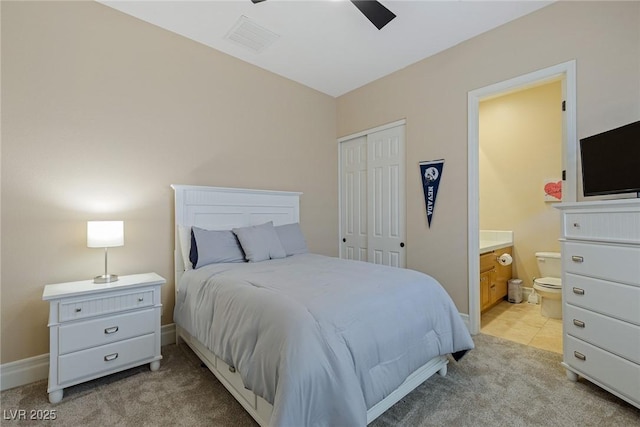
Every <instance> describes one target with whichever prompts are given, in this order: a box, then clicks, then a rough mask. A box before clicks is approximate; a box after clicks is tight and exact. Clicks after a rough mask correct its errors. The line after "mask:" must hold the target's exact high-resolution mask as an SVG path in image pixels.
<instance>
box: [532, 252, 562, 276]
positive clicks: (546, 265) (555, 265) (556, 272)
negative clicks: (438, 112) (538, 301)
mask: <svg viewBox="0 0 640 427" xmlns="http://www.w3.org/2000/svg"><path fill="white" fill-rule="evenodd" d="M536 259H537V260H538V270H539V271H540V277H561V276H562V261H561V259H560V252H536Z"/></svg>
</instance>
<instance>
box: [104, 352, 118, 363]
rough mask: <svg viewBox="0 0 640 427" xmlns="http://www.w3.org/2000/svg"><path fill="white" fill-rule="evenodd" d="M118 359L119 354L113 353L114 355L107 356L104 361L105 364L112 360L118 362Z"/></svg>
mask: <svg viewBox="0 0 640 427" xmlns="http://www.w3.org/2000/svg"><path fill="white" fill-rule="evenodd" d="M117 358H118V353H113V354H107V355H106V356H105V357H104V361H105V362H111V361H112V360H116V359H117Z"/></svg>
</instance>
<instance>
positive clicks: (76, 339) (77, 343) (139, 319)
mask: <svg viewBox="0 0 640 427" xmlns="http://www.w3.org/2000/svg"><path fill="white" fill-rule="evenodd" d="M156 322H157V320H156V314H155V310H154V309H147V310H143V311H134V312H128V313H124V314H119V315H114V316H111V317H103V318H98V319H92V320H87V321H83V322H73V323H68V324H63V325H62V326H60V331H59V335H58V341H59V345H58V348H59V351H60V354H66V353H71V352H73V351H78V350H83V349H85V348H91V347H96V346H99V345H104V344H109V343H112V342H115V341H121V340H124V339H128V338H133V337H137V336H140V335H145V334H151V333H153V332H154V331H155V327H156Z"/></svg>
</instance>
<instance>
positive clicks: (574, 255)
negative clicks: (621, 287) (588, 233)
mask: <svg viewBox="0 0 640 427" xmlns="http://www.w3.org/2000/svg"><path fill="white" fill-rule="evenodd" d="M562 265H563V267H564V271H566V272H568V273H575V274H580V275H582V276H591V277H596V278H599V279H604V280H614V281H616V282H623V283H628V284H632V285H639V286H640V247H631V246H613V245H611V246H610V245H598V244H588V243H576V242H564V243H563V245H562Z"/></svg>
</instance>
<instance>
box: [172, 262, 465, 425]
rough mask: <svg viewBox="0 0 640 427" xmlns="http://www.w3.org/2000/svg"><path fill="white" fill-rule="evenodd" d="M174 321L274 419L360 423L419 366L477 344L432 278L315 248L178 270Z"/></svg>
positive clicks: (294, 422)
mask: <svg viewBox="0 0 640 427" xmlns="http://www.w3.org/2000/svg"><path fill="white" fill-rule="evenodd" d="M174 319H175V321H176V322H177V324H178V325H180V326H181V327H183V328H185V329H186V330H187V331H188V332H189V333H190V334H191V335H193V336H194V337H196V338H197V339H198V340H199V341H200V342H202V343H203V344H204V345H205V346H206V347H207V348H209V349H210V350H211V351H212V352H213V353H215V354H216V355H217V356H218V357H220V358H222V359H223V360H224V361H225V362H226V363H228V364H229V365H232V366H235V367H236V369H237V371H238V372H239V373H240V375H241V376H242V379H243V382H244V384H245V386H246V387H247V388H249V389H251V390H253V392H254V393H256V394H257V395H259V396H262V397H263V398H264V399H265V400H267V401H268V402H270V403H272V404H273V414H272V417H271V425H272V426H292V427H300V426H364V425H366V423H367V421H366V411H367V409H368V408H371V407H372V406H373V405H375V404H376V403H377V402H379V401H380V400H382V399H383V398H385V397H386V396H387V395H388V394H389V393H390V392H392V391H393V390H394V389H396V388H397V387H398V386H399V385H400V384H402V382H404V380H405V379H406V378H407V376H409V375H410V374H411V373H412V372H413V371H414V370H415V369H417V368H418V367H420V366H421V365H423V364H425V363H426V362H427V361H429V360H430V359H432V358H433V357H435V356H438V355H444V354H449V353H454V352H459V351H462V350H467V349H471V348H473V341H472V339H471V336H470V335H469V333H468V331H467V329H466V327H465V325H464V323H463V322H462V320H461V318H460V315H459V314H458V310H457V309H456V307H455V306H454V304H453V302H452V301H451V298H450V297H449V295H448V294H447V293H446V292H445V291H444V289H443V288H442V287H441V286H440V284H439V283H438V282H437V281H436V280H435V279H433V278H432V277H430V276H428V275H426V274H422V273H419V272H416V271H413V270H404V269H398V268H393V267H385V266H380V265H374V264H370V263H365V262H358V261H347V260H342V259H337V258H330V257H325V256H321V255H313V254H303V255H294V256H292V257H289V258H285V259H280V260H270V261H264V262H259V263H240V264H214V265H209V266H205V267H202V268H200V269H198V270H192V271H188V272H185V274H184V276H183V279H182V281H181V283H180V287H179V292H178V297H177V301H176V307H175V315H174Z"/></svg>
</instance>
